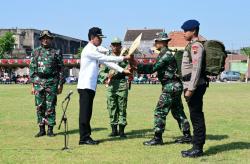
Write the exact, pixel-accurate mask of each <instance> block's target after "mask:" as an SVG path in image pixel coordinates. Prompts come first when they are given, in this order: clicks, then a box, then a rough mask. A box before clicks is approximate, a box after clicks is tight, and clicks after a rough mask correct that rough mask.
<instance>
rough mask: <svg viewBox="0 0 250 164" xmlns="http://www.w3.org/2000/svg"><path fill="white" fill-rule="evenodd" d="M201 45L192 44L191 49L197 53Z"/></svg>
mask: <svg viewBox="0 0 250 164" xmlns="http://www.w3.org/2000/svg"><path fill="white" fill-rule="evenodd" d="M198 49H199V47H198V46H197V45H192V47H191V50H192V52H193V53H194V54H197V52H198Z"/></svg>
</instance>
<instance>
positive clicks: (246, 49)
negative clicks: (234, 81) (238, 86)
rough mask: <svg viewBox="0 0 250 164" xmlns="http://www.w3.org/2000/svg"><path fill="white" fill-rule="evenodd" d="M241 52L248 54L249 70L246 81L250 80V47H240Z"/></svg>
mask: <svg viewBox="0 0 250 164" xmlns="http://www.w3.org/2000/svg"><path fill="white" fill-rule="evenodd" d="M240 51H241V53H242V54H244V55H246V56H247V72H246V83H247V82H248V75H249V72H248V66H249V60H250V47H243V48H241V49H240Z"/></svg>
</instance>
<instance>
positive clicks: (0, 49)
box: [0, 32, 15, 58]
mask: <svg viewBox="0 0 250 164" xmlns="http://www.w3.org/2000/svg"><path fill="white" fill-rule="evenodd" d="M14 45H15V38H14V37H13V33H12V32H6V33H5V34H4V35H3V36H2V37H0V58H3V57H4V54H10V53H11V51H12V50H13V49H14Z"/></svg>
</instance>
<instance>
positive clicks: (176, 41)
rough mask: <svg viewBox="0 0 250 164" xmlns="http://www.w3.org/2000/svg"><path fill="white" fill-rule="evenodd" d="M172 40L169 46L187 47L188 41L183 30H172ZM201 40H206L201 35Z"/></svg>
mask: <svg viewBox="0 0 250 164" xmlns="http://www.w3.org/2000/svg"><path fill="white" fill-rule="evenodd" d="M168 37H170V38H171V40H170V41H169V43H168V46H169V47H186V45H187V43H188V41H186V40H185V39H184V33H183V32H182V31H172V32H170V33H169V34H168ZM199 39H200V40H206V39H205V38H204V37H203V36H201V35H199Z"/></svg>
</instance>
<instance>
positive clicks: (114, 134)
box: [109, 125, 118, 137]
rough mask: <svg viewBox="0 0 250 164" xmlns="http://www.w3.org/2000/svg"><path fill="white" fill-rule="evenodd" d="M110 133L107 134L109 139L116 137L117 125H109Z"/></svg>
mask: <svg viewBox="0 0 250 164" xmlns="http://www.w3.org/2000/svg"><path fill="white" fill-rule="evenodd" d="M111 129H112V132H111V133H110V134H109V137H115V136H118V130H117V125H111Z"/></svg>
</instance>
